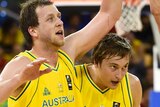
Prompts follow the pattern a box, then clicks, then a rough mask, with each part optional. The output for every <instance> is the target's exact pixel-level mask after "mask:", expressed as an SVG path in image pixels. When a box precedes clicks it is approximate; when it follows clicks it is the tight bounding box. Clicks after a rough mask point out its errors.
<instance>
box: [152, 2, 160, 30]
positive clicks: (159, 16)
mask: <svg viewBox="0 0 160 107" xmlns="http://www.w3.org/2000/svg"><path fill="white" fill-rule="evenodd" d="M150 8H151V12H152V14H153V16H154V17H155V20H156V22H157V25H158V29H159V31H160V11H159V9H160V0H150Z"/></svg>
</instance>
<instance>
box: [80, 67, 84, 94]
mask: <svg viewBox="0 0 160 107" xmlns="http://www.w3.org/2000/svg"><path fill="white" fill-rule="evenodd" d="M80 69H81V70H80V71H81V77H80V78H81V87H80V92H81V91H82V84H83V76H82V66H80Z"/></svg>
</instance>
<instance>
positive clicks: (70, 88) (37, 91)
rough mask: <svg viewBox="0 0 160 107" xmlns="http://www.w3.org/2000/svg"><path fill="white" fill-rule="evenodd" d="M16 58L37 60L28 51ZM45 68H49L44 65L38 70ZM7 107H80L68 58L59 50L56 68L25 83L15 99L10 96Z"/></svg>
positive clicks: (72, 67) (75, 83)
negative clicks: (23, 57)
mask: <svg viewBox="0 0 160 107" xmlns="http://www.w3.org/2000/svg"><path fill="white" fill-rule="evenodd" d="M18 56H26V57H28V58H29V59H31V60H32V61H33V60H35V59H36V58H37V57H36V56H35V55H33V54H32V53H30V52H29V51H25V52H21V53H20V54H19V55H18ZM47 67H51V66H50V65H49V64H47V63H44V64H42V65H41V67H40V69H41V70H42V69H45V68H47ZM8 107H82V99H81V95H80V91H79V89H78V86H77V79H76V76H75V70H74V65H73V62H72V61H71V59H70V58H69V56H68V55H67V54H66V53H65V52H63V51H62V50H59V51H58V61H57V65H56V67H55V68H54V69H53V70H52V71H51V72H50V73H48V74H45V75H42V76H41V77H39V78H37V79H35V80H33V81H29V82H27V83H26V85H25V87H24V89H23V90H22V92H21V93H20V94H19V95H18V96H17V97H16V98H15V97H13V96H10V98H9V99H8Z"/></svg>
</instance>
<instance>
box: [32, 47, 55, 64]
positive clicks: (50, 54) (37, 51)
mask: <svg viewBox="0 0 160 107" xmlns="http://www.w3.org/2000/svg"><path fill="white" fill-rule="evenodd" d="M31 53H33V54H34V55H36V57H43V58H46V59H47V60H48V61H49V64H50V65H51V66H53V67H55V66H56V64H57V60H58V49H55V50H54V49H48V50H46V49H41V48H36V47H33V48H32V49H31Z"/></svg>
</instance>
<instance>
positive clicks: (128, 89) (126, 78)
mask: <svg viewBox="0 0 160 107" xmlns="http://www.w3.org/2000/svg"><path fill="white" fill-rule="evenodd" d="M125 79H126V83H127V90H128V95H129V101H130V107H132V99H131V95H130V91H129V85H128V79H127V75H125Z"/></svg>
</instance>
